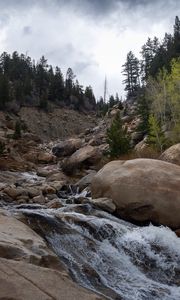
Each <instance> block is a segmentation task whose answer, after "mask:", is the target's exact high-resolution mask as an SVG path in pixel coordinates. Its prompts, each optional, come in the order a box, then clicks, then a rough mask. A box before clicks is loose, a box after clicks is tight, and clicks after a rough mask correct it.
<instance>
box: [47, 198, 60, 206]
mask: <svg viewBox="0 0 180 300" xmlns="http://www.w3.org/2000/svg"><path fill="white" fill-rule="evenodd" d="M46 206H47V208H61V207H63V204H62V202H61V201H60V200H58V199H53V200H51V201H50V202H48V203H47V205H46Z"/></svg>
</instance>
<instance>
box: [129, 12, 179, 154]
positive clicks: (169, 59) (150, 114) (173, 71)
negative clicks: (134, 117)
mask: <svg viewBox="0 0 180 300" xmlns="http://www.w3.org/2000/svg"><path fill="white" fill-rule="evenodd" d="M173 29H174V30H173V34H168V33H165V36H164V39H163V41H162V42H160V41H159V40H158V38H157V37H154V39H150V38H148V40H147V42H146V43H145V44H144V45H143V46H142V49H141V59H140V60H139V59H138V58H136V57H135V55H134V54H133V53H132V51H130V52H129V53H128V54H127V60H126V62H125V64H124V65H123V75H124V76H125V79H124V84H125V91H126V92H127V102H129V103H131V105H133V104H135V105H136V106H137V114H139V115H140V117H141V124H140V126H139V128H138V129H139V131H144V133H145V134H148V136H149V142H150V143H151V142H152V143H153V144H155V145H156V148H157V149H158V150H160V151H162V150H163V149H165V148H166V147H168V146H169V145H171V144H173V143H176V142H179V141H180V20H179V17H178V16H176V18H175V24H174V28H173ZM165 133H166V134H165Z"/></svg>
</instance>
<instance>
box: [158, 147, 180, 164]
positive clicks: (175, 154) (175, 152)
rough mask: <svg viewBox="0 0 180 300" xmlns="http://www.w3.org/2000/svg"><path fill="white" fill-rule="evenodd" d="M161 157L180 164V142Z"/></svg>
mask: <svg viewBox="0 0 180 300" xmlns="http://www.w3.org/2000/svg"><path fill="white" fill-rule="evenodd" d="M160 159H161V160H164V161H168V162H170V163H173V164H177V165H179V166H180V143H179V144H176V145H173V146H171V147H170V148H168V149H167V150H166V151H164V152H163V153H162V155H161V156H160Z"/></svg>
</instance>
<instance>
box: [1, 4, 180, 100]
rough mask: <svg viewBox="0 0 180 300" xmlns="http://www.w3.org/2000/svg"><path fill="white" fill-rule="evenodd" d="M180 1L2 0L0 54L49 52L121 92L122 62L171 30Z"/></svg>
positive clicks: (82, 77) (82, 76)
mask: <svg viewBox="0 0 180 300" xmlns="http://www.w3.org/2000/svg"><path fill="white" fill-rule="evenodd" d="M176 15H179V16H180V1H179V0H151V1H149V0H6V1H4V0H0V52H3V51H7V52H9V53H11V52H13V51H15V50H17V51H18V52H20V53H27V54H28V55H30V56H31V57H32V58H35V59H36V60H37V59H39V58H40V56H42V55H45V57H46V58H47V59H48V62H49V63H50V64H52V65H53V66H55V65H58V66H60V67H61V69H62V71H63V73H65V72H66V70H67V68H68V67H71V68H72V69H73V71H74V73H75V74H76V75H77V78H78V79H79V81H80V83H81V84H83V85H91V86H92V87H93V89H94V92H95V95H96V96H97V97H99V96H100V95H102V94H103V85H104V78H105V76H106V77H107V82H108V92H109V94H111V93H113V94H115V93H116V92H118V93H119V95H123V85H122V80H123V78H122V74H121V66H122V64H123V63H124V62H125V60H126V55H127V52H128V51H130V50H132V51H133V52H134V53H135V54H136V55H137V56H138V55H139V52H140V50H141V46H142V45H143V44H144V43H145V42H146V40H147V38H148V37H154V36H155V35H156V36H157V37H159V38H160V39H162V38H163V36H164V33H165V32H172V30H173V29H172V27H173V24H174V18H175V16H176Z"/></svg>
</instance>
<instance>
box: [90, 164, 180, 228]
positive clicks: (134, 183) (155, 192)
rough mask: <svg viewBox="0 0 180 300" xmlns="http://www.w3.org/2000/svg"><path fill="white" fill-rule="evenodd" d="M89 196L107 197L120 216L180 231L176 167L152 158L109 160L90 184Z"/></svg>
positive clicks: (178, 169) (179, 181)
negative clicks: (90, 192) (90, 193)
mask: <svg viewBox="0 0 180 300" xmlns="http://www.w3.org/2000/svg"><path fill="white" fill-rule="evenodd" d="M92 197H93V198H100V197H107V198H110V199H112V200H113V202H114V203H115V205H116V208H117V210H116V212H117V214H118V215H119V216H120V217H123V218H124V219H126V220H129V221H135V222H149V221H151V222H154V223H156V224H163V225H165V226H169V227H171V228H175V229H176V228H180V218H179V211H180V167H179V166H176V165H174V164H170V163H167V162H162V161H158V160H154V159H134V160H129V161H112V162H110V163H108V164H107V165H105V166H104V168H102V169H101V170H100V171H99V172H98V173H97V175H96V176H95V177H94V178H93V181H92Z"/></svg>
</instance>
